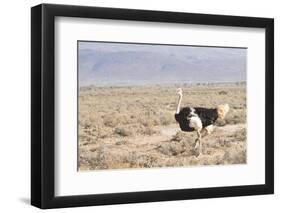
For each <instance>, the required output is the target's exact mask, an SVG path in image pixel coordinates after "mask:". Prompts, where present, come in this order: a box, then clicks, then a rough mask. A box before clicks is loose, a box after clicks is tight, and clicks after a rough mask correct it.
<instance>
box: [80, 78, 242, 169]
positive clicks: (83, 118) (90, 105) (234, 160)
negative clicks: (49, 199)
mask: <svg viewBox="0 0 281 213" xmlns="http://www.w3.org/2000/svg"><path fill="white" fill-rule="evenodd" d="M178 87H181V88H182V89H183V101H182V104H181V107H185V106H192V107H199V106H201V107H207V108H214V107H216V106H217V105H219V104H224V103H228V104H229V106H230V111H229V113H228V114H227V116H226V118H225V120H218V121H217V122H216V125H215V128H214V132H213V133H212V134H210V135H207V136H206V137H204V138H203V139H202V152H201V154H200V155H199V154H198V149H197V148H196V147H195V139H196V133H195V132H182V131H181V130H180V128H179V126H178V124H177V123H176V121H175V119H174V114H175V111H176V107H177V100H178V96H177V94H176V89H177V88H178ZM78 108H79V109H78V111H79V124H78V125H79V128H78V134H79V142H78V170H79V171H88V170H104V169H124V168H151V167H187V166H203V165H226V164H245V163H246V159H247V144H246V135H247V131H246V109H247V108H246V85H245V83H243V82H238V83H220V84H211V83H206V84H203V83H201V84H173V85H165V84H162V85H160V84H159V85H147V86H88V87H80V89H79V103H78Z"/></svg>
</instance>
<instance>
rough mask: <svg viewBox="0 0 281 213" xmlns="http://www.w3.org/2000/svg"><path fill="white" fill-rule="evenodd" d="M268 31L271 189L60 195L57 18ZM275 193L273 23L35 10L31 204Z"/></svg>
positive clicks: (160, 13)
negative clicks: (57, 169) (56, 191)
mask: <svg viewBox="0 0 281 213" xmlns="http://www.w3.org/2000/svg"><path fill="white" fill-rule="evenodd" d="M58 16H64V17H80V18H100V19H113V20H114V19H115V20H131V21H146V22H162V23H182V24H200V25H218V26H237V27H251V28H264V29H265V32H266V33H265V34H266V41H265V43H266V48H265V51H266V52H265V62H266V64H265V76H266V77H265V85H266V86H265V89H266V97H265V98H266V106H265V107H266V112H265V114H266V118H265V119H266V128H265V132H266V135H265V161H266V162H265V184H262V185H246V186H225V187H213V188H198V189H177V190H163V191H144V192H129V193H112V194H92V195H78V196H77V195H73V196H59V197H56V196H55V195H54V189H55V181H54V179H55V170H54V166H55V165H54V163H55V161H54V157H55V156H54V150H55V146H54V145H55V144H54V143H55V142H54V141H55V140H54V139H55V107H54V106H55V85H54V82H55V81H54V78H55V75H54V72H55V69H54V65H55V64H54V59H55V54H54V50H55V46H54V45H55V44H54V21H55V17H58ZM272 193H274V20H273V19H271V18H256V17H241V16H225V15H209V14H194V13H179V12H164V11H148V10H132V9H113V8H102V7H86V6H68V5H53V4H41V5H38V6H35V7H32V8H31V204H32V205H34V206H37V207H39V208H43V209H46V208H60V207H76V206H90V205H106V204H122V203H139V202H155V201H169V200H183V199H197V198H217V197H229V196H245V195H260V194H272Z"/></svg>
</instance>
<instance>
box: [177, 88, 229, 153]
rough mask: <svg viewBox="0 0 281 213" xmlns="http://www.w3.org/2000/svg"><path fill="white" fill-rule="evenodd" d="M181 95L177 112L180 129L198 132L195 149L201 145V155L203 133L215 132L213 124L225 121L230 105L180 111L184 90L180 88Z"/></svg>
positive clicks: (188, 108) (190, 108) (187, 108)
mask: <svg viewBox="0 0 281 213" xmlns="http://www.w3.org/2000/svg"><path fill="white" fill-rule="evenodd" d="M177 93H178V95H179V100H178V106H177V111H176V114H175V119H176V121H177V122H178V123H179V126H180V129H181V130H182V131H184V132H192V131H196V132H197V139H196V140H195V142H196V145H195V148H196V147H197V146H198V145H199V154H201V133H202V131H203V130H204V131H206V133H207V134H210V133H211V132H212V130H213V124H214V123H215V121H216V120H217V119H218V118H220V119H224V118H225V116H226V114H227V113H228V111H229V105H228V104H224V105H219V106H217V108H203V107H184V108H182V109H180V104H181V101H182V89H181V88H178V89H177Z"/></svg>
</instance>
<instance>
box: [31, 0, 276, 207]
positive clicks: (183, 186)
mask: <svg viewBox="0 0 281 213" xmlns="http://www.w3.org/2000/svg"><path fill="white" fill-rule="evenodd" d="M273 30H274V21H273V19H271V18H256V17H238V16H225V15H209V14H194V13H178V12H165V11H148V10H129V9H116V8H114V9H113V8H101V7H86V6H67V5H52V4H42V5H38V6H35V7H33V8H32V9H31V41H32V42H31V43H32V44H31V52H32V54H31V58H32V63H31V78H32V79H31V83H32V85H31V90H32V91H31V96H32V98H31V99H32V101H31V110H32V117H31V121H32V122H31V123H32V126H31V128H32V134H31V135H32V137H31V149H32V150H31V204H32V205H34V206H37V207H39V208H59V207H74V206H89V205H105V204H121V203H137V202H153V201H169V200H182V199H197V198H215V197H227V196H244V195H259V194H272V193H273V191H274V152H273V146H274V143H273V142H274V37H273V35H274V31H273Z"/></svg>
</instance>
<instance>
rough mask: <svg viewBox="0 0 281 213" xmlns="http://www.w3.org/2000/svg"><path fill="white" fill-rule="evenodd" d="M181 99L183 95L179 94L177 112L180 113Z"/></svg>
mask: <svg viewBox="0 0 281 213" xmlns="http://www.w3.org/2000/svg"><path fill="white" fill-rule="evenodd" d="M181 99H182V95H179V102H178V107H177V111H176V114H179V113H180V106H181Z"/></svg>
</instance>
